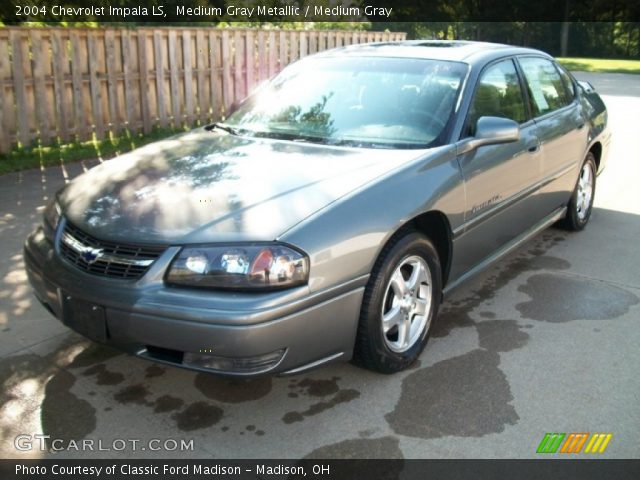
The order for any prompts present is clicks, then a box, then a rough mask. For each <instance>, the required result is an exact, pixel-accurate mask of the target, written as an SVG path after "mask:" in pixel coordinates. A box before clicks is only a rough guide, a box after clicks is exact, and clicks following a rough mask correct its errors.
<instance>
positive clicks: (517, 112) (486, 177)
mask: <svg viewBox="0 0 640 480" xmlns="http://www.w3.org/2000/svg"><path fill="white" fill-rule="evenodd" d="M525 98H526V97H525V96H524V93H523V91H522V86H521V82H520V78H519V75H518V72H517V70H516V67H515V64H514V62H513V60H512V59H506V60H501V61H499V62H497V63H494V64H492V65H490V66H488V67H487V68H486V69H485V70H484V72H483V73H482V74H481V76H480V79H479V80H478V83H477V85H476V89H475V93H474V98H473V101H472V105H471V107H470V110H469V114H468V118H467V122H466V125H467V132H466V133H467V134H468V136H473V135H474V129H475V124H476V122H477V120H478V119H479V118H480V117H483V116H492V117H505V118H509V119H512V120H515V121H516V122H518V123H519V124H520V140H518V141H517V142H513V143H506V144H502V145H490V146H483V147H479V148H477V149H475V150H473V151H471V152H469V153H466V154H464V155H461V156H459V157H458V161H459V164H460V169H461V171H462V176H463V177H464V182H465V190H466V210H465V223H464V225H465V226H464V230H463V232H462V233H461V234H460V237H459V238H458V239H457V240H456V250H457V261H456V266H455V268H456V270H457V272H452V277H453V278H455V276H457V275H461V274H464V273H465V272H466V271H468V270H470V269H471V268H473V267H474V266H475V265H477V264H478V263H480V262H481V261H482V260H483V259H485V258H487V257H489V256H490V255H491V254H492V253H494V252H495V251H496V250H498V249H499V248H500V247H502V246H504V245H505V244H506V243H508V242H510V241H511V240H513V239H514V238H515V237H516V236H518V235H519V234H521V233H523V232H524V231H526V230H527V229H528V228H530V227H531V226H533V225H534V224H535V223H537V222H538V221H539V220H540V219H541V218H542V216H543V215H544V212H543V211H542V209H541V208H540V207H539V205H537V204H536V200H535V198H534V197H535V185H536V184H537V183H538V182H539V181H540V179H541V175H542V155H541V153H540V141H539V139H538V133H537V126H536V124H535V122H534V121H533V120H531V119H530V118H529V114H528V110H527V108H526V107H525Z"/></svg>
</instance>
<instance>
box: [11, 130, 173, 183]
mask: <svg viewBox="0 0 640 480" xmlns="http://www.w3.org/2000/svg"><path fill="white" fill-rule="evenodd" d="M180 131H183V129H169V128H164V129H162V128H157V129H155V130H153V131H152V132H151V133H148V134H136V133H131V132H129V131H124V132H122V133H120V134H119V135H110V137H109V138H107V139H105V140H96V139H93V140H89V141H85V142H71V143H64V144H60V143H59V144H56V145H51V146H41V145H34V146H29V147H18V148H15V149H13V150H12V151H11V152H9V153H7V154H2V155H0V175H2V174H5V173H9V172H16V171H19V170H28V169H30V168H41V167H49V166H54V165H61V164H67V163H70V162H77V161H80V160H89V159H94V158H102V159H108V158H112V157H115V156H118V155H121V154H123V153H126V152H129V151H131V150H133V149H134V148H138V147H141V146H142V145H146V144H147V143H151V142H154V141H156V140H160V139H162V138H166V137H168V136H169V135H172V134H174V133H176V132H180Z"/></svg>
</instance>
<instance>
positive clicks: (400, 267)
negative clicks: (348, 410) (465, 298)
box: [352, 231, 442, 373]
mask: <svg viewBox="0 0 640 480" xmlns="http://www.w3.org/2000/svg"><path fill="white" fill-rule="evenodd" d="M398 275H400V276H398ZM441 298H442V269H441V267H440V259H439V258H438V253H437V251H436V249H435V247H434V246H433V244H432V243H431V241H430V240H429V239H428V238H427V237H425V236H424V235H421V234H419V233H417V232H414V231H410V232H408V233H406V234H404V235H399V236H398V237H397V238H395V239H393V240H392V241H390V242H389V244H388V245H386V246H385V248H384V249H383V250H382V252H381V253H380V256H379V257H378V259H377V261H376V263H375V265H374V267H373V271H372V272H371V277H370V278H369V282H368V284H367V286H366V288H365V292H364V299H363V302H362V308H361V310H360V320H359V324H358V332H357V336H356V344H355V347H354V355H353V360H352V361H353V363H355V364H356V365H358V366H361V367H364V368H367V369H369V370H374V371H377V372H381V373H395V372H398V371H401V370H404V369H406V368H408V367H409V366H411V364H413V363H414V362H415V361H416V359H417V358H418V356H419V355H420V353H421V352H422V350H423V349H424V347H425V346H426V344H427V341H428V339H429V334H430V333H431V326H432V324H433V320H434V318H435V317H436V314H437V312H438V307H439V306H440V299H441ZM383 318H386V319H387V321H386V322H383Z"/></svg>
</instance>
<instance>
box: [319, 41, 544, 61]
mask: <svg viewBox="0 0 640 480" xmlns="http://www.w3.org/2000/svg"><path fill="white" fill-rule="evenodd" d="M531 54H534V55H543V56H545V57H548V58H551V57H550V56H549V55H547V54H546V53H544V52H542V51H540V50H535V49H533V48H524V47H513V46H511V45H504V44H500V43H489V42H472V41H467V40H405V41H400V42H378V43H362V44H357V45H349V46H346V47H340V48H334V49H332V50H326V51H324V52H321V53H319V54H317V55H314V56H316V57H335V56H379V57H400V58H424V59H434V60H449V61H458V62H464V63H469V64H476V65H477V64H484V63H487V62H490V61H492V60H494V59H496V58H500V57H505V56H510V55H531Z"/></svg>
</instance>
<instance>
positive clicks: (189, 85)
mask: <svg viewBox="0 0 640 480" xmlns="http://www.w3.org/2000/svg"><path fill="white" fill-rule="evenodd" d="M182 62H183V64H184V96H185V104H186V107H187V124H189V125H191V124H192V123H193V66H192V59H191V30H190V29H187V28H185V29H184V30H183V31H182Z"/></svg>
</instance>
